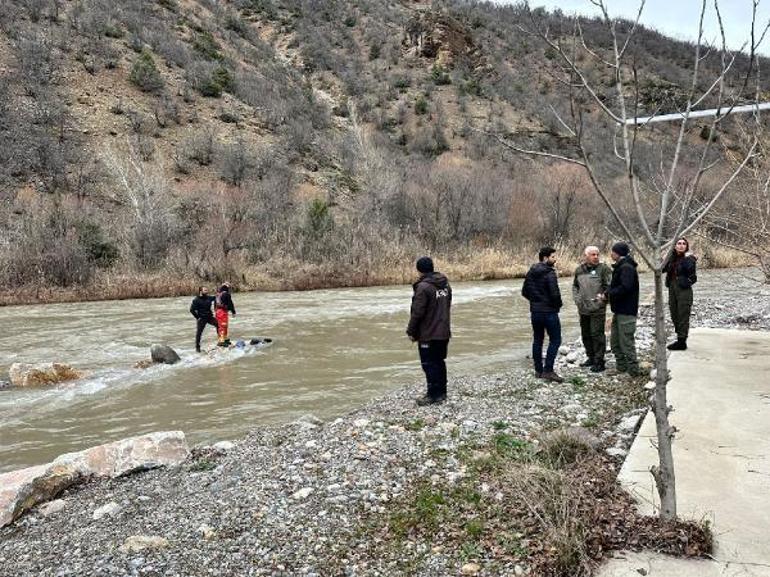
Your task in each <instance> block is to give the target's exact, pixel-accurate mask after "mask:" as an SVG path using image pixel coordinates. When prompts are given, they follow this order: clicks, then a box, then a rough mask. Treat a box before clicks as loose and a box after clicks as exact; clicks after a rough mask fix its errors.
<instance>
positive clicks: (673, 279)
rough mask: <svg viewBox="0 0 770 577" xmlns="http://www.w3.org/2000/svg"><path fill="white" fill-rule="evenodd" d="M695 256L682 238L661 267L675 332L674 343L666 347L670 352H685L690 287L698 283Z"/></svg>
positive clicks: (690, 304)
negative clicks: (664, 275) (664, 276)
mask: <svg viewBox="0 0 770 577" xmlns="http://www.w3.org/2000/svg"><path fill="white" fill-rule="evenodd" d="M696 260H697V259H696V258H695V255H694V254H692V253H691V252H690V243H689V241H688V240H687V239H686V238H684V237H682V238H680V239H679V240H677V241H676V244H675V245H674V249H673V250H672V251H671V254H670V255H669V256H668V259H666V262H665V264H664V265H663V272H665V273H666V286H667V287H668V308H669V311H670V312H671V322H673V323H674V329H675V330H676V341H674V342H673V343H671V344H670V345H668V350H670V351H685V350H687V336H688V333H689V332H690V312H691V311H692V302H693V294H692V285H694V284H695V283H696V282H698V275H697V274H696V272H695V262H696Z"/></svg>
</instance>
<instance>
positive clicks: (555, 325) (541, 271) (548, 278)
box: [521, 246, 564, 383]
mask: <svg viewBox="0 0 770 577" xmlns="http://www.w3.org/2000/svg"><path fill="white" fill-rule="evenodd" d="M538 257H539V258H540V262H538V263H536V264H533V265H532V267H531V268H530V269H529V272H528V273H527V276H526V278H525V279H524V285H522V287H521V294H522V295H523V296H524V298H525V299H527V300H528V301H529V312H530V318H531V320H532V333H533V339H532V360H533V361H534V363H535V375H536V376H537V378H538V379H545V380H547V381H554V382H556V383H561V382H564V379H562V378H561V377H560V376H559V375H557V374H556V373H555V372H554V370H553V364H554V362H555V361H556V354H557V353H558V352H559V346H560V345H561V323H560V322H559V310H560V309H561V305H562V302H561V291H560V290H559V281H558V280H557V279H556V269H555V268H554V264H556V249H555V248H552V247H550V246H546V247H543V248H541V249H540V252H539V253H538ZM546 332H547V333H548V350H547V351H546V354H545V365H543V341H544V340H545V333H546Z"/></svg>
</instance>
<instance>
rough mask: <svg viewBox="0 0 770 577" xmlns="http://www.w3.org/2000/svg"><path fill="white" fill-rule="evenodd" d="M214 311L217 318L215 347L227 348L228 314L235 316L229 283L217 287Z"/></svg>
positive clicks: (228, 340) (228, 343)
mask: <svg viewBox="0 0 770 577" xmlns="http://www.w3.org/2000/svg"><path fill="white" fill-rule="evenodd" d="M214 310H215V314H216V317H217V337H218V338H217V346H218V347H227V346H229V345H230V339H229V337H228V329H229V326H230V316H229V313H232V314H233V316H235V305H234V304H233V297H232V296H231V295H230V283H227V282H226V283H223V284H222V286H221V287H219V290H218V291H217V296H216V299H215V300H214Z"/></svg>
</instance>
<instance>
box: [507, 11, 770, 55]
mask: <svg viewBox="0 0 770 577" xmlns="http://www.w3.org/2000/svg"><path fill="white" fill-rule="evenodd" d="M495 1H497V2H499V3H500V4H511V3H514V1H513V0H495ZM606 2H607V6H608V10H609V13H610V16H613V17H614V16H619V17H623V18H627V19H629V20H633V19H634V18H636V13H637V11H638V10H639V0H606ZM707 4H708V5H709V7H708V8H709V9H708V12H707V17H706V19H705V21H704V37H705V39H706V40H707V41H709V42H718V41H719V40H720V39H719V26H718V24H717V20H716V16H715V12H714V9H713V4H714V1H713V0H707ZM530 6H532V7H533V8H534V7H537V6H543V7H545V8H547V9H548V10H553V9H554V8H561V10H562V11H563V12H565V13H575V12H578V13H580V14H586V15H597V14H599V11H598V9H597V8H596V7H595V6H593V5H592V4H591V3H590V2H589V0H560V1H557V0H530ZM700 8H701V0H647V3H646V4H645V7H644V11H643V12H642V23H644V25H645V26H647V27H650V28H655V29H656V30H658V31H659V32H662V33H663V34H666V35H667V36H673V37H674V38H679V39H681V40H690V41H693V42H694V41H695V40H696V39H697V38H698V18H699V15H700ZM751 9H752V0H721V2H720V3H719V11H720V12H721V14H722V20H723V21H724V25H725V36H726V37H727V44H728V46H729V47H730V48H732V49H736V48H740V47H741V46H742V45H743V43H744V42H747V41H748V38H749V32H750V29H751V28H750V27H751ZM757 14H758V18H757V20H758V22H757V30H759V29H761V28H763V27H764V26H765V25H766V23H767V21H768V19H769V18H770V0H761V2H760V4H759V9H758V11H757ZM768 36H770V34H768ZM747 49H748V47H747ZM760 51H761V52H762V53H763V54H764V55H768V54H770V38H768V37H766V39H765V41H764V42H763V44H762V46H761V49H760Z"/></svg>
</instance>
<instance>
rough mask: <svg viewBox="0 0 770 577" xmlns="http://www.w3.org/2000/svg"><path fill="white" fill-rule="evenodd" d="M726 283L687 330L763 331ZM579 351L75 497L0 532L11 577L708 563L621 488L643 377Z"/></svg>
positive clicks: (305, 423) (3, 568) (759, 304)
mask: <svg viewBox="0 0 770 577" xmlns="http://www.w3.org/2000/svg"><path fill="white" fill-rule="evenodd" d="M730 280H731V283H732V284H731V287H732V289H735V290H734V294H733V293H731V294H730V295H729V298H722V297H721V295H720V296H719V297H718V298H717V297H714V298H711V297H708V298H706V297H703V298H701V299H699V300H698V301H697V304H696V308H695V314H694V318H693V322H694V324H696V325H708V326H741V327H752V328H758V329H767V328H770V305H769V304H768V299H766V298H764V297H763V296H762V293H754V292H751V291H750V290H748V289H747V290H743V291H741V290H737V288H739V287H736V281H735V280H734V279H730ZM758 294H759V296H758ZM649 313H650V311H649V309H643V314H642V317H641V322H640V328H639V343H640V349H642V351H643V354H648V352H649V349H650V346H651V342H652V338H651V331H650V328H649ZM746 314H751V315H756V316H752V317H751V320H750V322H744V321H745V319H746V318H748V317H746V316H745V315H746ZM741 318H744V321H741V320H740V319H741ZM577 351H579V347H578V346H577V344H576V343H575V342H572V343H571V344H569V345H568V346H567V348H566V349H565V350H564V353H565V354H563V355H561V356H560V366H559V370H560V371H561V372H562V374H563V375H564V376H565V379H566V380H565V382H564V383H561V384H557V383H548V382H544V381H542V380H538V379H535V378H534V376H533V375H532V373H531V370H530V369H529V368H528V367H526V366H525V361H524V360H522V365H521V366H520V367H517V368H513V369H511V370H508V371H504V372H500V373H498V374H491V375H479V376H472V377H461V378H456V379H452V382H451V385H450V399H449V401H448V402H447V403H445V404H442V405H439V406H434V407H430V408H422V409H418V408H417V407H415V405H414V401H413V399H414V398H415V397H416V396H418V395H419V394H420V393H421V392H422V385H421V384H419V383H418V382H417V381H416V380H415V383H413V384H412V385H410V386H407V387H405V388H403V389H402V390H400V391H397V392H395V393H393V394H389V395H387V396H385V397H382V398H380V399H378V400H375V401H373V402H372V403H371V404H369V405H368V406H366V407H364V408H361V409H360V410H358V411H355V412H353V413H350V414H348V415H345V416H343V417H340V418H338V419H336V420H334V421H331V422H321V421H319V420H317V419H315V418H313V417H312V416H308V417H307V418H304V419H301V420H300V421H298V422H296V423H292V424H288V425H284V426H279V427H270V428H259V429H257V430H255V431H253V432H252V433H251V434H250V435H248V436H247V437H246V438H244V439H240V440H238V441H235V442H233V443H220V444H218V445H217V446H215V447H199V448H197V449H195V450H194V451H193V456H192V457H191V458H190V459H189V460H187V461H186V462H185V463H183V464H182V465H181V466H178V467H172V468H166V469H158V470H153V471H148V472H143V473H139V474H135V475H131V476H127V477H123V478H118V479H112V480H107V481H101V482H95V483H90V484H86V485H83V486H80V487H78V488H73V489H68V490H67V491H66V492H65V493H64V494H63V495H62V496H61V500H60V501H59V502H58V503H57V506H56V507H47V508H46V507H39V508H38V509H36V510H33V511H32V512H30V513H29V514H27V515H25V516H24V517H22V518H21V519H19V520H17V521H16V522H15V523H14V524H13V525H11V526H9V527H6V528H4V529H2V530H0V544H1V546H0V575H3V576H8V577H11V576H13V577H21V576H56V577H64V576H76V575H77V576H87V575H93V576H97V575H98V576H108V575H132V576H133V575H143V576H169V577H173V576H177V575H179V576H181V575H196V576H198V575H201V576H202V575H233V576H235V575H239V576H240V575H255V576H256V575H286V576H288V575H350V576H352V575H436V576H439V575H457V574H468V575H476V574H477V575H523V574H530V575H562V574H570V575H582V574H585V573H586V572H588V571H590V568H591V567H592V566H593V563H595V562H596V560H597V559H598V558H600V557H601V555H602V552H603V551H604V550H606V549H612V548H617V547H624V546H643V545H650V544H653V543H658V545H660V546H661V548H663V549H665V550H670V551H672V552H676V553H680V554H681V553H684V554H691V555H697V554H702V553H703V552H704V551H705V549H704V547H705V546H706V545H704V544H703V543H702V537H703V536H702V535H701V534H699V533H698V532H697V528H693V527H680V528H677V529H676V530H672V529H671V528H665V527H663V528H661V527H653V528H651V526H650V524H649V523H646V522H645V521H643V520H640V519H638V518H636V517H635V516H634V513H633V510H632V509H633V508H632V507H631V506H630V504H629V502H628V500H627V499H625V497H623V496H622V494H621V493H620V492H618V491H617V488H616V484H615V483H614V473H615V472H616V470H617V468H618V467H619V466H620V464H621V463H622V459H623V456H624V455H625V450H626V449H627V447H628V446H629V445H630V443H631V441H632V439H633V435H634V432H635V429H636V427H637V425H638V422H639V419H640V417H641V416H642V415H643V414H644V411H645V404H646V395H647V391H645V385H646V384H647V380H646V379H630V378H629V377H627V376H608V375H606V374H602V375H595V374H593V373H590V372H588V371H587V370H585V369H582V368H579V367H578V366H577V364H578V363H579V362H580V361H581V360H582V358H583V357H582V355H581V354H580V353H579V352H577ZM644 351H647V353H645V352H644ZM418 370H419V369H418V366H417V364H415V372H416V373H417V371H418ZM554 431H556V432H557V433H554ZM514 473H515V474H514ZM581 487H582V488H584V489H585V490H581ZM543 502H547V503H554V504H556V505H558V507H551V508H550V509H553V510H554V511H555V512H554V511H550V512H549V511H546V510H544V509H542V508H541V505H542V503H543ZM561 512H564V514H563V515H561ZM627 527H633V535H629V534H628V531H627V530H626V529H624V528H627ZM648 530H649V534H648ZM666 531H669V533H666ZM661 535H662V536H663V537H666V535H667V537H668V538H667V539H664V541H665V546H663V545H664V544H662V543H661V542H658V541H656V539H661V538H663V537H661ZM640 536H641V537H640ZM645 536H646V537H645ZM564 571H573V572H572V573H569V572H567V573H565V572H564ZM574 571H578V572H574Z"/></svg>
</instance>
